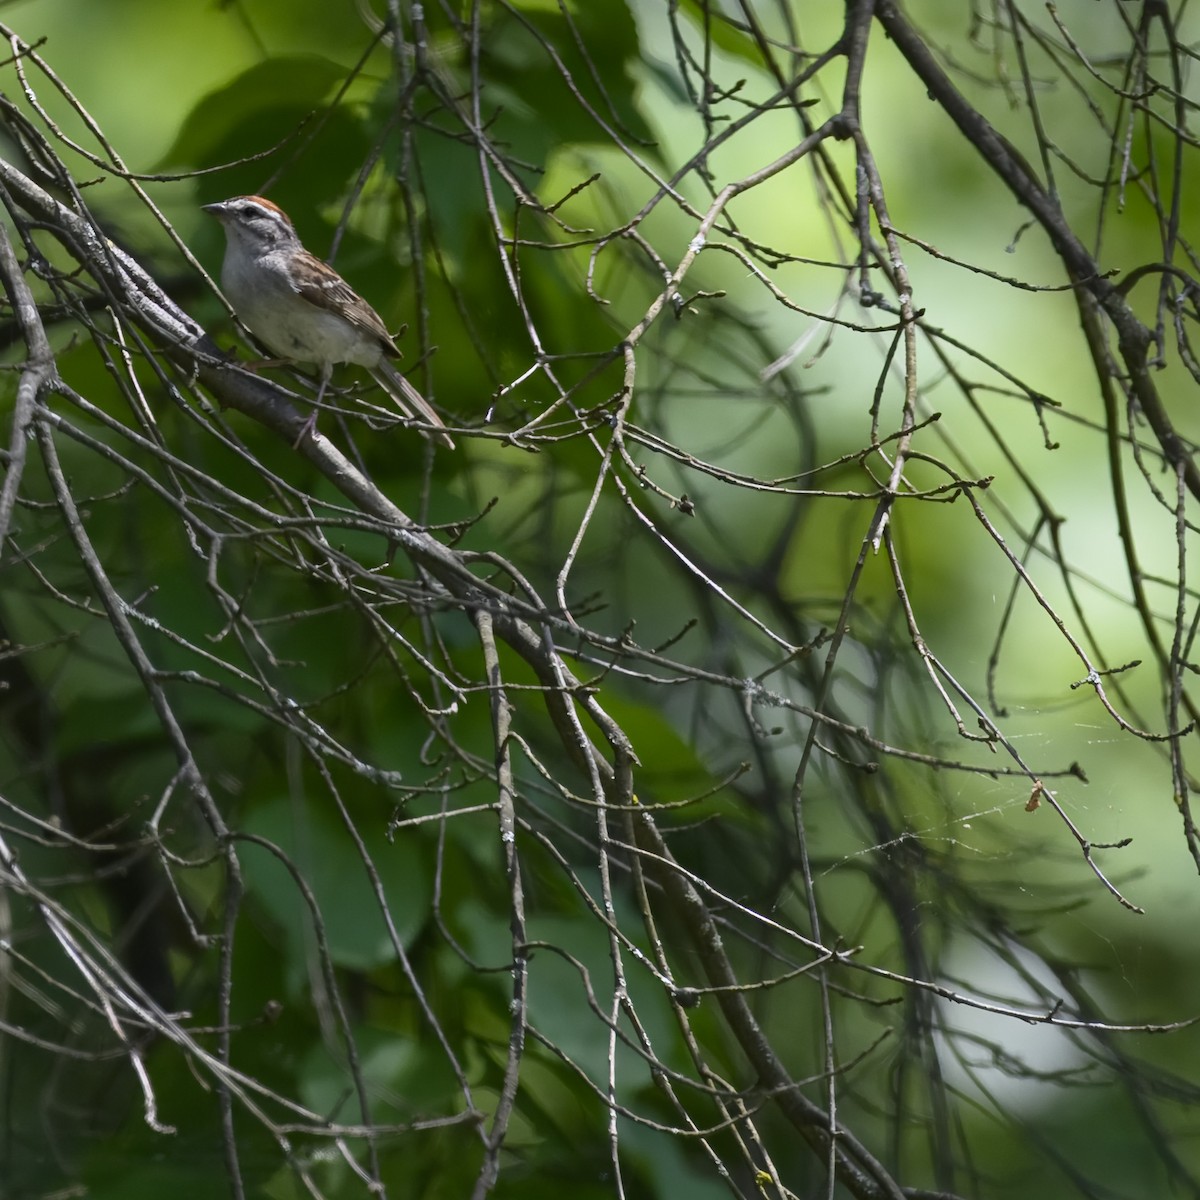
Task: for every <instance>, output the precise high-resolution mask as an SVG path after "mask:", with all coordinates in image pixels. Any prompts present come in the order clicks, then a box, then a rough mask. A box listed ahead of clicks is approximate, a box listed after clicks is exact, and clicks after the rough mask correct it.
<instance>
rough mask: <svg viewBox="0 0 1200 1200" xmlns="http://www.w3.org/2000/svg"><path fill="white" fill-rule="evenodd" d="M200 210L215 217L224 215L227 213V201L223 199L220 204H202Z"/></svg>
mask: <svg viewBox="0 0 1200 1200" xmlns="http://www.w3.org/2000/svg"><path fill="white" fill-rule="evenodd" d="M200 210H201V212H206V213H211V214H212V215H213V216H214V217H222V216H224V215H225V201H224V200H222V201H221V202H220V203H219V204H202V205H200Z"/></svg>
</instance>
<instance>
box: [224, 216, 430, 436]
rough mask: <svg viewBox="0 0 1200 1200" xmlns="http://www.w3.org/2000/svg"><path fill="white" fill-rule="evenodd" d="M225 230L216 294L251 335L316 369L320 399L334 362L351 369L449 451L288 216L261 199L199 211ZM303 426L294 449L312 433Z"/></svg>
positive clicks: (353, 296)
mask: <svg viewBox="0 0 1200 1200" xmlns="http://www.w3.org/2000/svg"><path fill="white" fill-rule="evenodd" d="M203 207H204V211H205V212H207V213H212V215H213V216H214V217H216V218H217V220H218V221H220V222H221V224H222V225H224V226H225V261H224V263H223V264H222V266H221V287H222V289H223V290H224V292H225V295H226V296H227V297H228V298H229V301H230V303H231V304H232V305H233V307H234V310H235V311H236V312H237V315H238V316H239V317H240V318H241V320H242V321H244V322H245V324H246V325H247V327H248V328H249V329H250V331H251V333H253V334H254V336H255V337H257V338H259V339H260V340H261V341H262V342H263V343H264V344H265V345H266V347H267V349H268V350H270V351H271V353H272V354H276V355H278V356H279V357H280V358H283V359H287V360H289V361H294V362H313V363H319V364H320V367H321V385H320V388H319V390H318V391H317V400H316V402H317V404H318V405H319V404H320V403H321V399H322V398H323V397H324V395H325V389H326V387H327V386H328V384H329V376H330V374H331V373H332V371H333V364H334V363H343V362H350V363H357V364H358V365H359V366H362V367H366V368H367V370H368V371H370V372H371V375H372V376H373V377H374V378H375V381H376V382H377V383H378V384H379V386H380V387H381V388H383V390H384V391H385V392H387V393H388V395H389V396H391V398H392V399H393V400H394V401H395V402H396V404H397V406H398V407H399V408H400V410H401V411H402V412H403V413H404V414H405V415H406V416H408V417H410V418H412V419H413V420H423V421H425V422H426V424H428V425H431V426H433V428H432V429H423V430H422V431H421V432H422V433H424V434H425V436H426V437H428V438H432V439H434V440H436V441H439V442H441V443H442V445H444V446H449V447H451V448H453V446H454V442H453V440H452V439H451V437H450V435H449V434H448V433H447V432H446V429H445V426H444V425H443V424H442V419H441V418H440V417H439V416H438V415H437V413H435V412H434V411H433V409H432V408H430V407H429V403H428V401H427V400H426V399H425V397H424V396H422V395H421V393H420V392H418V391H417V389H416V388H414V387H413V385H412V384H411V383H409V382H408V380H407V379H405V378H404V376H403V375H401V374H400V372H399V371H397V370H396V369H395V368H394V367H393V366H392V364H391V363H390V362H388V359H390V358H399V357H400V351H399V350H397V349H396V346H395V344H394V343H393V341H392V337H391V334H389V333H388V331H387V327H386V326H385V325H384V323H383V321H381V320H380V318H379V314H378V313H377V312H376V311H375V310H374V309H373V308H372V307H371V306H370V305H369V304H368V303H367V302H366V301H365V300H364V299H363V298H362V297H361V296H359V295H358V294H357V293H356V292H355V291H354V289H353V288H351V286H350V285H349V284H348V283H347V282H346V281H345V280H344V279H343V278H342V277H341V276H340V275H339V274H338V273H337V272H336V271H335V270H334V269H333V268H332V267H331V266H328V265H327V264H326V263H323V262H322V261H321V260H320V259H319V258H317V256H316V255H315V254H310V253H309V252H308V251H307V250H305V248H304V247H303V246H302V245H301V243H300V239H299V237H297V236H296V230H295V229H294V228H293V227H292V223H291V221H289V220H288V217H287V214H286V213H285V212H284V211H283V209H281V208H280V207H279V206H278V205H276V204H272V203H271V201H270V200H264V199H263V198H262V196H235V197H234V198H233V199H232V200H223V201H222V202H221V203H220V204H205V205H204V206H203ZM319 411H320V410H319V409H314V410H313V413H312V416H310V417H309V418H308V420H307V421H306V422H305V423H304V427H303V428H302V429H301V430H300V436H299V437H298V438H297V439H296V445H297V446H298V445H299V444H300V442H301V440H302V439H303V438H304V435H305V434H306V433H310V432H312V431H313V429H314V428H315V427H316V423H317V414H318V412H319Z"/></svg>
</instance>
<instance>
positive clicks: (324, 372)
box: [292, 362, 333, 450]
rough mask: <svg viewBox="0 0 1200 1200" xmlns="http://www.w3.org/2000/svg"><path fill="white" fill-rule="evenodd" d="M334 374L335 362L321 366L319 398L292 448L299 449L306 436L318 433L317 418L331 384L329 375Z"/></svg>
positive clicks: (314, 402) (315, 401) (314, 435)
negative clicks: (326, 390)
mask: <svg viewBox="0 0 1200 1200" xmlns="http://www.w3.org/2000/svg"><path fill="white" fill-rule="evenodd" d="M332 374H333V363H331V362H329V363H325V365H324V366H323V367H322V368H321V385H320V387H318V388H317V398H316V399H315V400H314V401H313V410H312V412H311V413H309V415H308V420H307V421H305V422H304V424H303V425H301V426H300V432H299V433H298V434H296V440H295V441H294V442H293V443H292V449H293V450H298V449H299V448H300V443H301V442H302V441H304V439H305V437H306V436H307V435H309V434H311V435H312V436H313V437H316V435H317V418H318V417H319V416H320V415H321V401H322V400H323V399H324V398H325V389H326V388H327V387H328V386H329V377H330V375H332Z"/></svg>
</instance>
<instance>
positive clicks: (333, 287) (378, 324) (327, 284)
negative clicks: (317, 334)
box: [296, 258, 401, 358]
mask: <svg viewBox="0 0 1200 1200" xmlns="http://www.w3.org/2000/svg"><path fill="white" fill-rule="evenodd" d="M312 267H313V272H314V279H313V280H308V279H302V280H301V281H300V282H299V283H298V284H297V286H296V292H297V294H298V295H299V296H300V297H301V299H304V300H307V301H308V302H309V303H310V304H313V305H315V306H316V307H317V308H323V309H325V311H326V312H335V313H339V314H340V315H341V316H343V317H345V318H346V320H347V321H349V322H350V324H351V325H353V326H355V327H356V328H358V329H361V330H363V331H364V332H365V333H370V334H372V335H373V336H375V337H377V338H378V339H379V341H380V342H381V343H382V344H383V351H384V353H385V354H386V355H388V357H389V358H400V357H401V355H400V351H399V350H397V349H396V344H395V343H394V342H393V341H392V335H391V334H390V333H388V330H387V326H386V325H385V324H384V323H383V321H382V320H381V319H380V316H379V314H378V313H377V312H376V311H375V310H374V309H373V308H372V307H371V306H370V305H369V304H368V303H367V302H366V301H365V300H363V299H362V297H361V296H359V295H358V294H357V293H356V292H355V290H354V289H353V288H352V287H351V286H350V285H349V284H348V283H347V282H346V281H345V280H344V279H343V278H342V277H341V276H340V275H339V274H338V273H337V272H336V271H335V270H334V269H333V268H332V267H331V266H330V265H329V264H328V263H323V262H321V260H320V259H318V258H314V259H313V262H312Z"/></svg>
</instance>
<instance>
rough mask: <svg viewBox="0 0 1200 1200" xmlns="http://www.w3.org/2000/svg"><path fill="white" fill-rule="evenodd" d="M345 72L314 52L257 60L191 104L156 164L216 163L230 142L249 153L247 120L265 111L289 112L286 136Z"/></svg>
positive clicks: (318, 105)
mask: <svg viewBox="0 0 1200 1200" xmlns="http://www.w3.org/2000/svg"><path fill="white" fill-rule="evenodd" d="M345 74H346V72H345V68H344V67H342V66H340V65H339V64H338V63H335V62H330V61H329V60H328V59H325V58H321V57H319V56H317V55H312V54H303V55H295V56H293V57H290V58H274V59H270V60H268V61H267V62H262V63H257V64H256V65H255V66H253V67H251V68H250V69H249V70H248V71H244V72H243V73H242V74H241V75H239V76H238V77H237V78H236V79H234V80H233V81H232V82H231V83H227V84H225V86H224V87H221V88H219V89H218V90H217V91H215V92H209V94H208V95H207V96H205V97H204V98H203V99H202V100H201V101H200V102H199V103H198V104H197V105H196V107H195V108H193V109H192V111H191V114H190V115H189V116H188V118H187V120H186V121H184V123H183V128H182V129H180V131H179V136H178V137H177V138H176V139H175V143H174V145H173V146H172V147H171V148H170V150H168V151H167V153H166V154H165V155H164V156H163V160H162V162H161V163H160V164H159V168H158V169H159V170H163V169H166V168H168V167H173V166H179V165H180V164H184V165H187V166H213V165H215V164H216V163H218V162H221V161H224V155H223V154H219V153H218V150H219V149H221V148H223V147H225V146H228V145H229V144H230V143H231V142H233V143H236V144H237V145H239V146H240V147H242V149H241V153H242V154H245V153H247V152H248V149H249V147H247V139H246V127H247V123H248V122H251V121H255V120H257V119H258V118H260V117H261V115H262V114H263V113H266V112H274V113H277V114H284V113H286V114H289V116H288V120H287V123H286V124H281V127H280V130H279V135H278V136H279V137H285V136H287V134H288V133H290V132H292V131H294V130H295V128H296V126H297V125H298V124H299V123H300V122H301V121H302V120H303V118H304V117H305V116H307V115H308V114H310V113H313V112H316V111H317V110H319V109H320V108H321V107H322V106H323V105H324V102H325V99H326V97H327V96H328V95H329V94H330V92H331V91H332V89H333V88H334V86H335V85H336V84H338V83H340V82H341V80H342V79H344V78H345ZM274 140H278V138H276V139H274ZM271 144H272V142H270V141H268V142H265V143H264V144H263V145H262V146H261V147H260V149H264V150H265V149H269V148H270V146H271Z"/></svg>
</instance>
